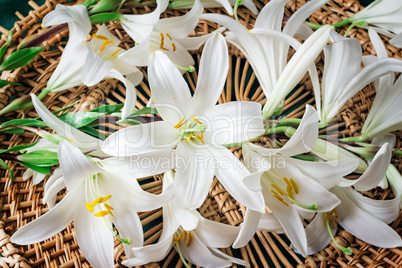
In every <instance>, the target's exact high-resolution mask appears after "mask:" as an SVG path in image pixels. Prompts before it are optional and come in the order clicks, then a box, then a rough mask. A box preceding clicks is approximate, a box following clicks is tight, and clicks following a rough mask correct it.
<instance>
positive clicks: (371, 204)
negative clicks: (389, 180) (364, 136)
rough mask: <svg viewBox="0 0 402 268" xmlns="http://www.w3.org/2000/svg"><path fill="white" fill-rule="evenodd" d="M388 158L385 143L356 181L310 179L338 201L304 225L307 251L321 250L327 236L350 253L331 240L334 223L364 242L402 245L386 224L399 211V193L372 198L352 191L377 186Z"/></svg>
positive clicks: (384, 245)
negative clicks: (331, 208)
mask: <svg viewBox="0 0 402 268" xmlns="http://www.w3.org/2000/svg"><path fill="white" fill-rule="evenodd" d="M390 159H391V150H390V147H389V144H388V143H385V144H384V145H383V146H382V147H381V148H380V150H379V151H378V152H377V154H376V155H375V157H374V159H373V160H372V162H371V163H370V165H369V167H368V168H367V170H366V171H365V172H364V173H363V174H362V175H361V176H360V177H359V179H357V180H346V179H343V178H341V179H339V180H338V181H337V182H336V183H335V184H334V181H331V182H329V181H327V180H326V179H325V178H323V177H315V178H314V179H315V180H316V181H317V182H319V183H320V184H322V185H323V186H325V187H326V188H327V189H329V190H330V191H331V192H332V193H333V194H335V195H336V196H337V197H338V198H339V199H340V200H341V203H340V204H339V205H338V206H337V207H336V208H335V209H334V210H332V211H331V212H329V213H317V215H316V216H315V218H314V220H313V221H312V222H311V223H310V224H309V225H308V226H307V228H306V233H307V239H308V250H307V253H308V254H314V253H315V252H317V251H319V250H321V249H323V248H324V247H326V246H327V245H328V243H329V242H330V241H331V239H332V240H333V241H334V243H335V244H336V245H337V246H338V247H339V248H340V249H341V250H343V251H344V252H345V253H346V254H351V249H350V248H348V249H345V248H343V247H341V246H340V245H339V244H337V243H336V241H335V240H334V239H333V235H334V234H335V233H336V229H337V226H336V223H339V224H340V225H341V226H342V227H343V228H344V229H346V230H347V231H348V232H350V233H351V234H352V235H354V236H356V237H358V238H359V239H361V240H363V241H365V242H366V243H369V244H372V245H375V246H378V247H385V248H394V247H398V246H401V245H402V240H401V238H400V237H399V235H398V233H396V232H395V231H394V230H393V229H392V228H391V227H389V226H388V225H387V224H389V223H391V222H392V221H394V220H395V219H396V217H397V216H398V214H399V203H400V195H397V196H396V198H394V199H391V200H373V199H370V198H367V197H364V196H362V195H361V194H360V193H358V192H357V191H356V190H359V191H367V190H370V189H372V188H373V187H375V186H376V185H378V183H379V182H380V181H381V180H382V178H383V177H384V175H385V172H386V170H387V167H388V164H389V161H390ZM351 186H353V188H352V187H351ZM355 189H356V190H355ZM330 230H331V233H329V231H330Z"/></svg>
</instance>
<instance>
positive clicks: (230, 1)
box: [169, 0, 258, 16]
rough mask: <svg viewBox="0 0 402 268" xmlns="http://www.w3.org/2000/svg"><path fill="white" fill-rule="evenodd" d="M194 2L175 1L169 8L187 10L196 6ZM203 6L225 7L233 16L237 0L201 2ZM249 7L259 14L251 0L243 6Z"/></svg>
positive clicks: (192, 0)
mask: <svg viewBox="0 0 402 268" xmlns="http://www.w3.org/2000/svg"><path fill="white" fill-rule="evenodd" d="M194 2H195V1H194V0H173V1H170V3H169V7H170V8H173V9H186V8H191V7H192V6H193V5H194ZM200 2H201V4H202V6H203V7H204V8H211V7H223V8H224V9H225V10H226V12H227V13H228V14H229V15H231V16H233V9H232V7H233V6H235V5H236V2H237V1H236V0H200ZM241 5H243V6H245V7H247V8H248V9H249V10H250V11H251V12H252V13H253V14H254V15H257V14H258V10H257V7H256V6H255V5H254V3H253V1H251V0H244V1H243V3H242V4H241Z"/></svg>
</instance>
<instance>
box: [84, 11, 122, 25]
mask: <svg viewBox="0 0 402 268" xmlns="http://www.w3.org/2000/svg"><path fill="white" fill-rule="evenodd" d="M122 17H123V16H122V15H120V14H118V13H99V14H95V15H92V16H90V17H89V19H90V20H91V23H92V24H102V23H105V22H108V21H120V18H122Z"/></svg>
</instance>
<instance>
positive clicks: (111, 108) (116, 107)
mask: <svg viewBox="0 0 402 268" xmlns="http://www.w3.org/2000/svg"><path fill="white" fill-rule="evenodd" d="M123 106H124V104H123V103H121V104H111V105H104V106H100V107H98V108H95V109H93V110H92V111H91V112H94V113H105V114H111V113H116V112H118V111H120V110H121V108H123Z"/></svg>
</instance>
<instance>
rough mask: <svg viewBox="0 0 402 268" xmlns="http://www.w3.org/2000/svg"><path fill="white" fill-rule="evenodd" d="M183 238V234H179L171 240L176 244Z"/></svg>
mask: <svg viewBox="0 0 402 268" xmlns="http://www.w3.org/2000/svg"><path fill="white" fill-rule="evenodd" d="M182 237H183V233H181V234H179V235H178V236H176V237H175V238H173V240H174V241H175V242H178V241H180V239H181V238H182Z"/></svg>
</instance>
